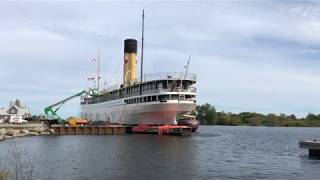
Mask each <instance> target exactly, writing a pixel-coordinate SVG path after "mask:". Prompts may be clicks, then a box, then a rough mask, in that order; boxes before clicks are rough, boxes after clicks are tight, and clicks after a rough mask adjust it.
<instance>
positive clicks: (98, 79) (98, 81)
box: [97, 50, 100, 94]
mask: <svg viewBox="0 0 320 180" xmlns="http://www.w3.org/2000/svg"><path fill="white" fill-rule="evenodd" d="M97 76H98V77H97V87H98V94H99V93H100V50H98V73H97Z"/></svg>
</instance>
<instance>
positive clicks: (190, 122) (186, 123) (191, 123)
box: [178, 120, 199, 132]
mask: <svg viewBox="0 0 320 180" xmlns="http://www.w3.org/2000/svg"><path fill="white" fill-rule="evenodd" d="M178 125H179V126H188V127H191V128H192V132H196V131H197V129H198V128H199V121H197V120H180V121H179V122H178Z"/></svg>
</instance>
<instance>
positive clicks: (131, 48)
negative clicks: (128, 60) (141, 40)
mask: <svg viewBox="0 0 320 180" xmlns="http://www.w3.org/2000/svg"><path fill="white" fill-rule="evenodd" d="M137 46H138V41H137V40H135V39H126V40H124V52H125V53H137Z"/></svg>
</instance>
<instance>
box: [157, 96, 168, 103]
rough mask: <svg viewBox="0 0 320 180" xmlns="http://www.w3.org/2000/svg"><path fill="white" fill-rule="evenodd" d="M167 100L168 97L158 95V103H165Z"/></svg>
mask: <svg viewBox="0 0 320 180" xmlns="http://www.w3.org/2000/svg"><path fill="white" fill-rule="evenodd" d="M168 99H169V95H160V96H159V101H160V102H166V101H167V100H168Z"/></svg>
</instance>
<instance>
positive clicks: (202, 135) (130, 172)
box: [0, 126, 320, 180]
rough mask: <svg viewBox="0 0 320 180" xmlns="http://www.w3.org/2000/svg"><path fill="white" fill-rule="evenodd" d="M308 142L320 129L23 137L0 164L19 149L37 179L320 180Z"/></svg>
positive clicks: (3, 149) (9, 143) (0, 153)
mask: <svg viewBox="0 0 320 180" xmlns="http://www.w3.org/2000/svg"><path fill="white" fill-rule="evenodd" d="M304 139H320V128H286V127H228V126H201V127H200V129H199V132H197V133H194V134H193V135H192V136H190V137H174V136H158V135H139V134H132V135H119V136H115V135H110V136H38V137H24V138H16V139H14V140H6V141H4V142H0V162H2V165H4V164H6V163H7V162H8V159H10V157H11V156H12V153H10V152H12V148H13V144H14V145H16V146H17V148H16V149H18V150H19V152H21V153H22V154H21V156H22V158H21V159H24V162H27V163H29V165H30V164H32V165H33V166H32V168H29V167H28V168H29V169H28V168H25V171H29V170H30V169H31V170H32V177H33V179H48V180H49V179H68V180H69V179H70V180H72V179H77V180H78V179H152V180H157V179H159V180H160V179H320V160H317V159H311V158H308V156H307V150H305V149H300V148H299V146H298V142H299V140H304ZM7 164H8V163H7ZM0 167H1V166H0ZM31 170H30V171H31Z"/></svg>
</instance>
